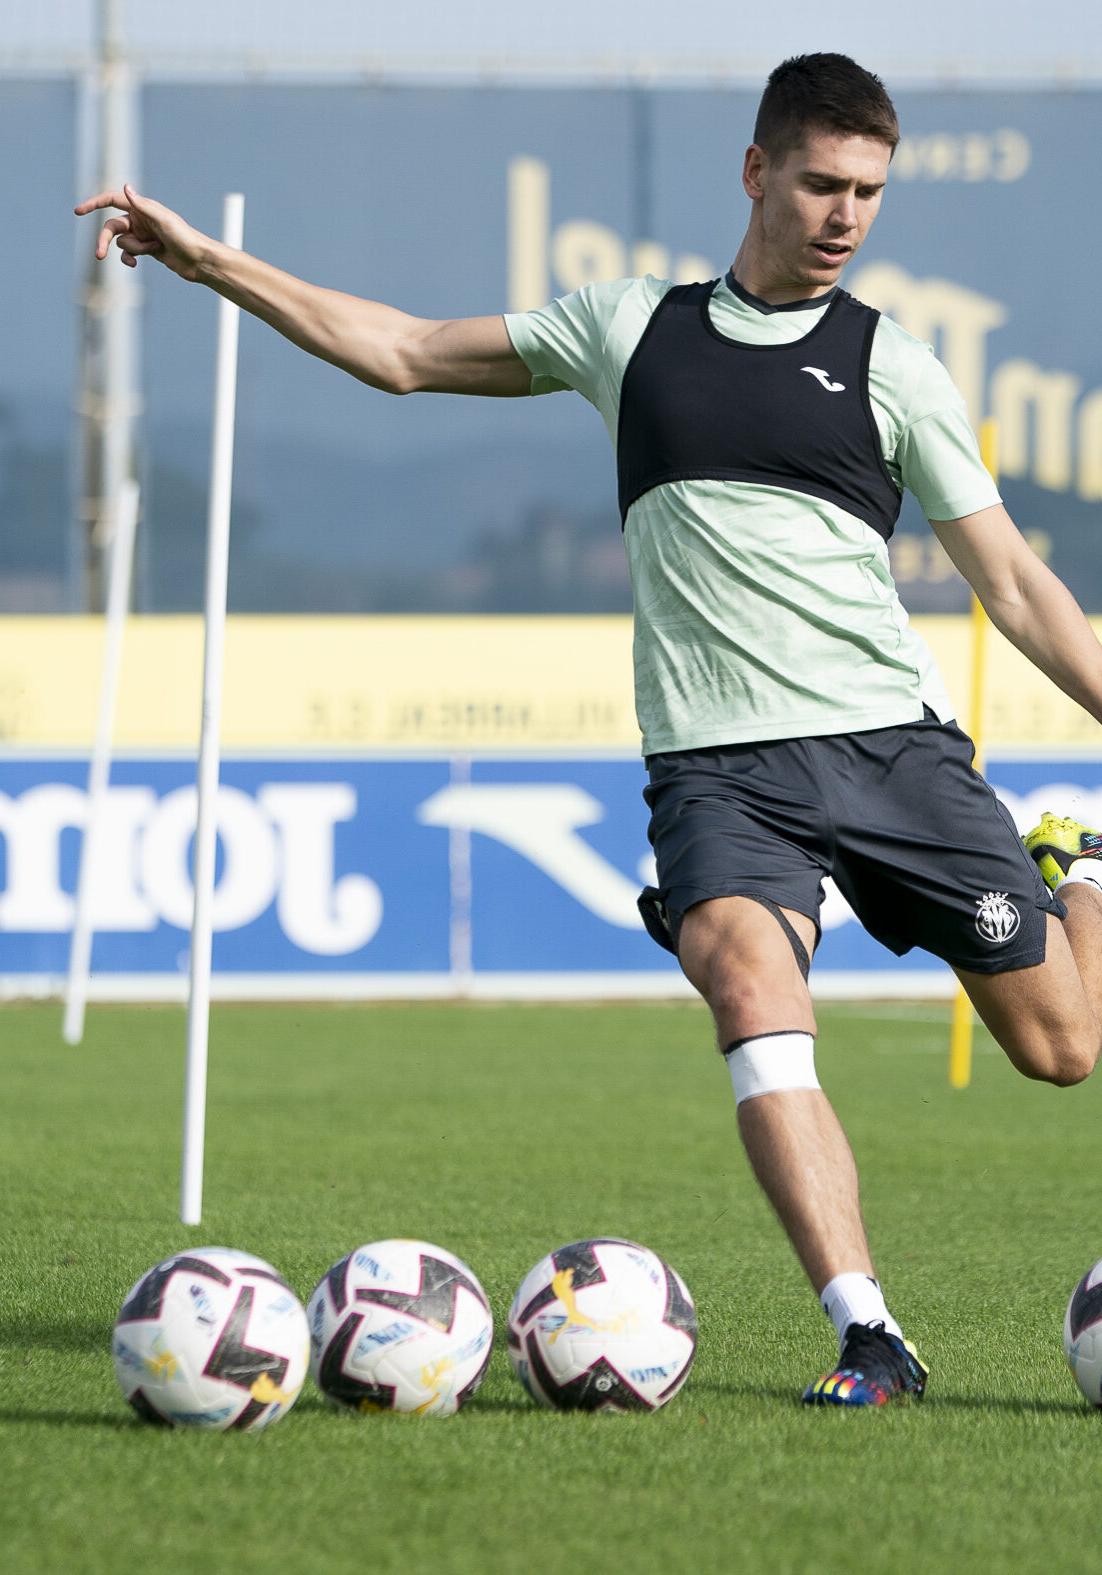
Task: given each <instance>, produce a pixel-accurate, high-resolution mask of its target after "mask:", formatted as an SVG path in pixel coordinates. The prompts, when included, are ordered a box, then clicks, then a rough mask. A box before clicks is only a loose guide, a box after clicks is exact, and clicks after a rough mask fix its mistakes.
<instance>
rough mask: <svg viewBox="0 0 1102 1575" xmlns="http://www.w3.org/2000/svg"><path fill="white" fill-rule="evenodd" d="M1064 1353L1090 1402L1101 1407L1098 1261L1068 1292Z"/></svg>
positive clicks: (1101, 1280)
mask: <svg viewBox="0 0 1102 1575" xmlns="http://www.w3.org/2000/svg"><path fill="white" fill-rule="evenodd" d="M1064 1355H1065V1356H1066V1357H1067V1359H1068V1366H1069V1367H1070V1368H1071V1370H1072V1373H1073V1374H1074V1375H1075V1382H1076V1383H1077V1384H1078V1385H1079V1387H1080V1389H1081V1390H1082V1391H1083V1393H1084V1394H1085V1395H1086V1397H1087V1399H1088V1400H1089V1401H1090V1403H1091V1405H1095V1406H1102V1260H1100V1261H1099V1262H1098V1263H1096V1264H1095V1265H1094V1267H1093V1268H1092V1269H1088V1270H1087V1272H1086V1274H1084V1276H1083V1278H1082V1279H1081V1280H1080V1281H1079V1284H1078V1285H1077V1286H1076V1287H1075V1289H1074V1290H1073V1291H1072V1293H1071V1300H1070V1301H1069V1302H1068V1310H1067V1312H1066V1313H1065V1314H1064Z"/></svg>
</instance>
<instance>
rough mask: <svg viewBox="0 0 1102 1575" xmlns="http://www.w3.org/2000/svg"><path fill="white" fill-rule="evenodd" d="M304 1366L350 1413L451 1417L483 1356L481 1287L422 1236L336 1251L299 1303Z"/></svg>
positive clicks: (483, 1364)
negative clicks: (306, 1345)
mask: <svg viewBox="0 0 1102 1575" xmlns="http://www.w3.org/2000/svg"><path fill="white" fill-rule="evenodd" d="M306 1318H307V1322H308V1324H309V1328H310V1371H311V1372H312V1373H313V1375H314V1378H315V1380H316V1382H317V1384H318V1387H319V1388H320V1389H321V1390H322V1391H323V1392H324V1393H325V1394H326V1395H328V1396H329V1398H330V1399H331V1400H335V1401H337V1402H338V1404H340V1405H345V1406H350V1407H351V1408H352V1409H353V1410H356V1411H406V1412H412V1413H415V1414H417V1415H418V1416H452V1415H453V1414H454V1413H455V1412H456V1411H458V1410H459V1407H460V1406H461V1405H464V1404H465V1403H466V1402H467V1401H468V1400H469V1399H470V1397H471V1396H472V1395H473V1394H474V1392H475V1390H476V1389H477V1388H478V1386H479V1384H480V1383H481V1382H482V1380H483V1378H484V1376H485V1373H486V1368H487V1365H488V1364H489V1360H490V1349H491V1346H492V1344H493V1337H494V1321H493V1315H492V1314H491V1312H490V1304H489V1302H488V1301H487V1300H486V1292H485V1291H484V1290H483V1289H482V1286H481V1285H480V1284H479V1283H478V1280H477V1279H476V1278H475V1275H474V1273H473V1272H472V1271H471V1270H470V1269H469V1268H468V1267H467V1265H466V1264H465V1263H464V1262H463V1261H462V1259H461V1258H457V1257H456V1256H455V1255H454V1253H450V1252H445V1250H444V1248H443V1247H434V1246H432V1245H431V1243H429V1242H426V1241H373V1242H368V1243H367V1244H366V1245H365V1246H363V1247H357V1248H356V1249H355V1251H354V1252H350V1253H349V1254H348V1255H347V1257H344V1258H341V1259H340V1261H339V1262H337V1263H335V1264H334V1265H333V1267H332V1268H331V1269H329V1270H328V1271H327V1272H326V1274H325V1275H324V1276H323V1277H322V1279H321V1280H320V1281H319V1282H318V1285H317V1288H316V1290H315V1291H314V1294H313V1295H312V1296H311V1298H310V1300H309V1302H308V1303H307V1307H306Z"/></svg>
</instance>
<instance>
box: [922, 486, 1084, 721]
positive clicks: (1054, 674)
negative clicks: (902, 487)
mask: <svg viewBox="0 0 1102 1575" xmlns="http://www.w3.org/2000/svg"><path fill="white" fill-rule="evenodd" d="M930 523H931V525H932V526H933V529H934V531H935V532H936V534H937V538H938V540H939V541H940V542H941V545H942V546H943V547H944V548H945V551H946V552H947V553H948V554H949V556H950V558H951V559H952V560H953V562H954V564H956V566H957V568H958V569H959V570H960V572H961V574H963V575H964V578H965V579H966V580H967V581H968V583H969V585H971V587H972V589H973V590H974V591H975V593H976V595H977V596H978V597H979V599H980V601H981V602H982V603H983V606H984V608H985V609H986V611H987V613H988V615H989V616H990V618H991V622H992V623H993V624H994V625H995V627H996V629H998V630H999V632H1000V633H1001V634H1004V635H1005V636H1006V638H1007V639H1008V640H1009V641H1010V642H1011V644H1012V645H1015V646H1017V648H1018V650H1019V651H1021V652H1022V654H1023V656H1027V657H1028V658H1029V660H1030V661H1031V662H1032V663H1033V665H1034V667H1038V668H1040V670H1041V672H1042V673H1044V674H1045V676H1046V677H1047V678H1051V680H1052V682H1053V683H1054V684H1056V685H1057V687H1058V688H1060V689H1062V690H1063V691H1064V693H1065V694H1066V695H1070V696H1071V698H1072V699H1073V700H1075V701H1077V702H1078V704H1079V705H1081V706H1082V707H1083V709H1084V711H1087V712H1089V713H1090V715H1091V716H1093V717H1094V719H1095V720H1096V721H1099V722H1102V645H1099V643H1098V640H1097V639H1096V638H1095V634H1094V630H1093V629H1092V628H1091V626H1090V624H1089V623H1088V622H1087V619H1086V616H1085V615H1084V613H1083V611H1082V609H1081V608H1080V606H1079V604H1078V602H1077V601H1076V600H1075V598H1074V596H1073V595H1072V594H1071V592H1070V591H1069V590H1068V588H1067V586H1066V585H1064V583H1063V581H1062V580H1059V579H1057V577H1056V575H1055V574H1053V572H1052V570H1051V569H1049V568H1048V567H1047V566H1046V565H1045V564H1043V563H1042V562H1041V560H1040V558H1038V556H1037V554H1036V553H1035V552H1034V551H1033V549H1032V548H1031V547H1030V546H1029V545H1028V543H1027V542H1026V541H1025V540H1024V538H1023V537H1022V535H1021V533H1020V532H1019V530H1018V528H1017V526H1016V525H1015V524H1014V521H1013V520H1012V519H1011V518H1010V515H1009V514H1008V513H1007V512H1006V510H1005V509H1004V508H1003V506H1002V504H995V505H994V506H993V507H992V508H989V509H981V510H980V511H979V513H978V514H966V515H964V516H963V517H962V518H961V519H956V520H931V521H930Z"/></svg>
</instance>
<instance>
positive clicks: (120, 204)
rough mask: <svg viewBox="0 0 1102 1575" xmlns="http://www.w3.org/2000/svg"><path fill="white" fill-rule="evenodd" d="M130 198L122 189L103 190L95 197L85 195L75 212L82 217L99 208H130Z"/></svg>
mask: <svg viewBox="0 0 1102 1575" xmlns="http://www.w3.org/2000/svg"><path fill="white" fill-rule="evenodd" d="M129 207H130V199H129V197H127V195H126V193H125V192H122V191H101V192H99V193H98V195H97V196H95V197H85V199H84V201H83V202H78V203H77V205H76V207H75V208H74V209H73V212H74V213H76V214H79V215H80V216H81V217H82V218H83V216H84V215H85V214H86V213H94V212H95V211H96V209H97V208H124V209H129Z"/></svg>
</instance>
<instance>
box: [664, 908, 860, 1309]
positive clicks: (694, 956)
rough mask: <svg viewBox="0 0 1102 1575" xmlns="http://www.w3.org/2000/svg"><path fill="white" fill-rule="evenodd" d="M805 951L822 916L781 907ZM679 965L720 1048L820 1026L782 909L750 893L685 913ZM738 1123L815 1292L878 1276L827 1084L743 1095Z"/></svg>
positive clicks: (849, 1157)
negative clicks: (776, 913)
mask: <svg viewBox="0 0 1102 1575" xmlns="http://www.w3.org/2000/svg"><path fill="white" fill-rule="evenodd" d="M782 911H783V912H784V914H785V917H786V918H787V919H788V921H789V923H790V924H791V925H792V926H793V928H794V929H795V930H796V933H797V934H798V935H799V937H800V940H801V941H802V942H803V944H804V946H805V948H806V949H807V952H808V954H809V955H810V953H811V951H812V950H813V948H814V944H815V926H814V924H813V923H812V922H811V920H810V919H808V918H807V917H805V915H803V914H801V913H796V912H794V911H792V910H791V909H782ZM679 957H680V961H681V966H682V968H683V970H684V972H685V974H686V976H687V978H688V979H689V981H690V983H691V984H693V985H694V986H695V987H696V989H697V990H699V992H700V994H701V995H702V996H703V997H704V999H705V1000H706V1001H707V1003H708V1005H709V1006H710V1007H711V1010H712V1015H713V1017H714V1018H715V1023H716V1032H717V1037H718V1040H719V1046H720V1049H721V1050H725V1049H726V1048H727V1047H728V1046H729V1045H732V1044H734V1043H736V1042H737V1041H740V1040H745V1039H751V1038H756V1037H759V1036H763V1035H769V1034H778V1033H783V1032H786V1031H795V1032H798V1033H808V1034H814V1032H815V1014H814V1011H813V1009H812V1005H811V997H810V994H809V993H808V988H807V985H806V983H805V981H804V978H803V975H802V973H801V970H800V967H799V964H798V963H797V960H796V956H795V953H794V951H793V949H792V945H791V943H790V942H789V940H788V938H787V937H786V935H785V933H784V931H783V930H782V929H781V926H780V925H779V924H778V923H777V921H776V919H775V918H774V917H773V915H772V914H770V913H769V912H768V911H767V910H766V909H765V908H763V907H762V906H761V905H760V904H759V903H756V902H754V901H752V900H751V899H750V898H747V897H717V898H714V899H712V900H711V901H709V902H701V903H697V904H696V906H695V907H692V908H690V909H689V911H688V913H686V915H685V918H684V920H683V922H682V926H681V933H680V937H679ZM738 1123H739V1132H740V1134H741V1136H742V1141H743V1144H744V1146H745V1148H746V1153H747V1157H748V1158H749V1160H750V1164H751V1167H752V1169H753V1171H754V1174H755V1176H756V1177H757V1179H758V1182H759V1184H760V1186H761V1188H762V1190H763V1191H764V1193H765V1195H766V1197H767V1198H768V1199H769V1201H770V1203H771V1204H772V1205H773V1208H774V1209H775V1210H776V1213H777V1215H778V1217H779V1219H780V1221H781V1224H782V1225H783V1226H784V1229H785V1231H786V1232H787V1234H788V1238H789V1240H790V1241H791V1243H792V1246H793V1248H794V1249H795V1252H796V1255H797V1257H798V1258H799V1260H800V1262H801V1264H802V1265H803V1267H804V1269H805V1271H806V1273H807V1276H808V1278H809V1279H810V1281H811V1283H812V1285H813V1286H814V1287H815V1291H816V1294H818V1293H819V1292H821V1291H822V1289H823V1287H824V1286H825V1285H826V1284H828V1282H829V1281H830V1280H832V1279H833V1278H834V1277H835V1276H836V1275H838V1274H843V1273H849V1272H854V1273H858V1274H865V1275H869V1276H870V1277H872V1278H875V1270H874V1269H873V1266H872V1258H871V1256H870V1253H869V1246H868V1240H867V1238H866V1235H865V1226H864V1222H863V1220H862V1218H861V1206H860V1198H859V1193H858V1183H857V1168H856V1166H855V1164H854V1161H853V1154H852V1152H851V1150H850V1146H849V1143H848V1142H847V1141H846V1136H845V1133H844V1132H843V1130H842V1127H841V1124H840V1123H839V1121H838V1118H837V1116H836V1115H835V1114H834V1111H833V1109H832V1107H831V1105H830V1102H829V1100H828V1099H827V1097H826V1095H825V1094H824V1093H823V1092H822V1090H821V1089H813V1088H799V1089H786V1090H783V1091H779V1092H775V1093H767V1094H760V1095H758V1096H756V1097H755V1098H753V1099H745V1100H743V1101H742V1103H740V1105H739V1107H738Z"/></svg>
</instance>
